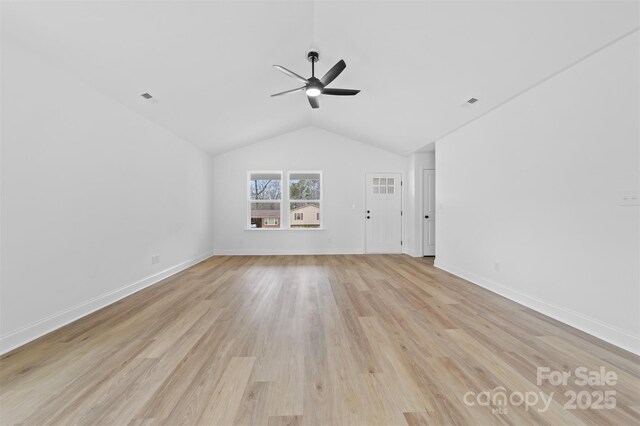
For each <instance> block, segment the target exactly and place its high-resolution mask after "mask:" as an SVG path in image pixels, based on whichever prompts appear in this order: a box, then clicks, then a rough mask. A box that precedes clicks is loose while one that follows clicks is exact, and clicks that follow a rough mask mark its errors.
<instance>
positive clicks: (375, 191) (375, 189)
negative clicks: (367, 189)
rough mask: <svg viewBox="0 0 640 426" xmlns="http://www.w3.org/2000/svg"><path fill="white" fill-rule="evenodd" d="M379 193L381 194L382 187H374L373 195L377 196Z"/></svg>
mask: <svg viewBox="0 0 640 426" xmlns="http://www.w3.org/2000/svg"><path fill="white" fill-rule="evenodd" d="M378 192H380V187H379V186H374V187H373V193H374V194H377V193H378Z"/></svg>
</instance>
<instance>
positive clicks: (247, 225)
mask: <svg viewBox="0 0 640 426" xmlns="http://www.w3.org/2000/svg"><path fill="white" fill-rule="evenodd" d="M255 174H271V175H279V176H280V199H279V200H254V199H252V198H251V187H250V185H249V182H251V181H252V180H253V179H251V176H252V175H255ZM244 185H245V190H246V191H247V195H246V201H247V217H246V219H245V228H246V229H247V230H250V231H277V230H281V229H284V228H283V222H282V208H283V205H284V203H285V198H284V195H285V194H284V173H283V171H282V170H247V178H246V180H245V181H244ZM252 203H262V204H267V203H271V204H275V203H278V204H280V215H279V216H278V224H279V227H278V228H264V227H263V228H252V227H251V204H252Z"/></svg>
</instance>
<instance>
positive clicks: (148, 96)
mask: <svg viewBox="0 0 640 426" xmlns="http://www.w3.org/2000/svg"><path fill="white" fill-rule="evenodd" d="M140 96H142V97H143V98H145V99H151V98H153V96H151V95H150V94H148V93H143V94H142V95H140Z"/></svg>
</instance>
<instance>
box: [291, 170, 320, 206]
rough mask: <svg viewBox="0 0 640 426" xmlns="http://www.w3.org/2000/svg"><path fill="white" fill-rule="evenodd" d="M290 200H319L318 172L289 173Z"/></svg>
mask: <svg viewBox="0 0 640 426" xmlns="http://www.w3.org/2000/svg"><path fill="white" fill-rule="evenodd" d="M289 199H290V200H319V199H320V174H318V173H291V175H289Z"/></svg>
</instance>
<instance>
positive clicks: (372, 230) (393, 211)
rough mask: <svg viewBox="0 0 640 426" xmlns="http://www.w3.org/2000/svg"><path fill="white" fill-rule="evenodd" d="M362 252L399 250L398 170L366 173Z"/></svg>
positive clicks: (400, 197) (400, 207)
mask: <svg viewBox="0 0 640 426" xmlns="http://www.w3.org/2000/svg"><path fill="white" fill-rule="evenodd" d="M366 178H367V185H366V191H367V194H366V210H365V223H366V244H365V246H366V252H367V253H400V252H401V251H402V189H401V178H402V176H401V174H400V173H367V177H366Z"/></svg>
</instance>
